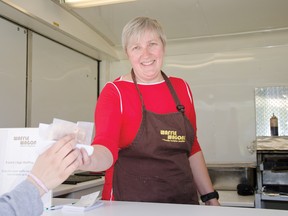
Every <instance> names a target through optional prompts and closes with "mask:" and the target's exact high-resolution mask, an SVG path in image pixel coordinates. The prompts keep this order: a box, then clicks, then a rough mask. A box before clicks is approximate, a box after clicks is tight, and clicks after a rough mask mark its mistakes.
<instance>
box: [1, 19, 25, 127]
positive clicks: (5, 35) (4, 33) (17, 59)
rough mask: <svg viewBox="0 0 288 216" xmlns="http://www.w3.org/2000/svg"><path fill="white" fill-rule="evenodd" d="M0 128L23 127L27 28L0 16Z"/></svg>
mask: <svg viewBox="0 0 288 216" xmlns="http://www.w3.org/2000/svg"><path fill="white" fill-rule="evenodd" d="M0 33H1V39H0V47H1V49H0V101H1V102H0V127H7V128H8V127H24V126H25V113H26V43H27V42H26V41H27V30H26V29H24V28H22V27H20V26H17V25H15V24H13V23H11V22H10V21H7V20H5V19H2V18H0Z"/></svg>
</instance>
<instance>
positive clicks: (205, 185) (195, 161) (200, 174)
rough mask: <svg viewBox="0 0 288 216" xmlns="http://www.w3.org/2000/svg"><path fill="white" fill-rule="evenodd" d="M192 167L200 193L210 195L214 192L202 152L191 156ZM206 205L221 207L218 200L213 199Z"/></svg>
mask: <svg viewBox="0 0 288 216" xmlns="http://www.w3.org/2000/svg"><path fill="white" fill-rule="evenodd" d="M189 161H190V167H191V170H192V173H193V177H194V180H195V183H196V185H197V189H198V192H199V193H200V195H204V194H208V193H210V192H213V191H214V188H213V186H212V183H211V180H210V176H209V173H208V170H207V167H206V164H205V160H204V156H203V153H202V151H199V152H197V153H195V154H194V155H192V156H190V158H189ZM205 204H206V205H219V202H218V200H217V199H211V200H209V201H207V202H206V203H205Z"/></svg>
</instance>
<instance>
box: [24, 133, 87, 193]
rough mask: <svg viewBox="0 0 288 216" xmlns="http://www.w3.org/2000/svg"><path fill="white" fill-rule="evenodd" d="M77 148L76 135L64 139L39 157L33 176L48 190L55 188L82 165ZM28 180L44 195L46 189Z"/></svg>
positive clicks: (30, 179)
mask: <svg viewBox="0 0 288 216" xmlns="http://www.w3.org/2000/svg"><path fill="white" fill-rule="evenodd" d="M75 146H76V140H75V137H74V135H67V136H65V137H63V138H62V139H60V140H59V141H57V142H56V143H55V144H53V145H52V146H51V147H50V148H48V149H47V150H46V151H45V152H44V153H42V154H41V155H39V157H38V158H37V160H36V162H35V164H34V166H33V168H32V171H31V174H32V175H34V176H35V177H36V178H38V179H39V180H40V181H41V182H42V183H43V184H44V185H45V186H46V187H47V189H49V190H50V189H53V188H55V187H56V186H58V185H59V184H61V183H62V182H63V181H65V180H66V179H67V178H68V177H69V175H71V174H72V173H73V172H74V171H75V170H76V169H78V167H79V166H81V165H82V155H81V153H80V150H79V149H77V148H75ZM28 180H29V181H31V182H32V183H34V184H35V185H36V186H37V188H38V189H39V191H40V195H43V194H44V192H45V191H44V189H43V188H41V187H40V185H39V184H37V182H35V180H34V179H33V178H31V177H30V176H29V177H28Z"/></svg>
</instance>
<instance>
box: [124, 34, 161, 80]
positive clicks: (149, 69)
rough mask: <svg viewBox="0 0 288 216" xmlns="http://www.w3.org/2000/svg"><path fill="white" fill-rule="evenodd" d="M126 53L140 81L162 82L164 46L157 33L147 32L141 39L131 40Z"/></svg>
mask: <svg viewBox="0 0 288 216" xmlns="http://www.w3.org/2000/svg"><path fill="white" fill-rule="evenodd" d="M126 52H127V55H128V58H129V61H130V63H131V65H132V68H133V70H134V73H135V75H136V78H137V80H138V81H140V82H157V81H160V80H162V76H161V68H162V64H163V56H164V46H163V44H162V41H161V40H160V38H159V36H158V35H157V34H156V33H152V32H151V31H146V32H145V33H144V34H142V35H141V36H140V37H139V39H138V38H137V37H134V38H133V37H132V38H130V40H129V41H128V46H127V51H126Z"/></svg>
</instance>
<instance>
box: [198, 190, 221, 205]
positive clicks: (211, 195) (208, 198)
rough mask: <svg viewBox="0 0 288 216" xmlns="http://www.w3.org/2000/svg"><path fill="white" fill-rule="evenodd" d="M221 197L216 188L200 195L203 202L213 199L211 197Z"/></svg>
mask: <svg viewBox="0 0 288 216" xmlns="http://www.w3.org/2000/svg"><path fill="white" fill-rule="evenodd" d="M215 198H216V199H217V200H218V199H219V194H218V192H217V191H216V190H214V191H213V192H211V193H208V194H204V195H202V196H200V199H201V200H202V202H207V201H208V200H211V199H215Z"/></svg>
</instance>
